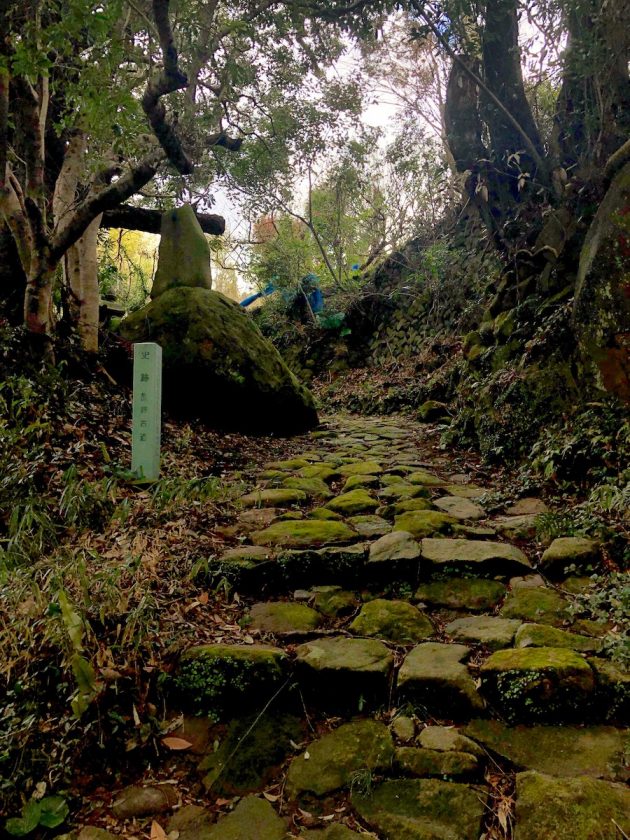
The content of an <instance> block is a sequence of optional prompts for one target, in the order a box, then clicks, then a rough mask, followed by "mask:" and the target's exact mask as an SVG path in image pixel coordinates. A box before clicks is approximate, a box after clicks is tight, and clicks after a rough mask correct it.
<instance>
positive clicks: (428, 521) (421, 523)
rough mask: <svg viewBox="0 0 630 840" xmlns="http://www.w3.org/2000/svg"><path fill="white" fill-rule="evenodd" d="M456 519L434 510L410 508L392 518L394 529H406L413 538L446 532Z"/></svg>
mask: <svg viewBox="0 0 630 840" xmlns="http://www.w3.org/2000/svg"><path fill="white" fill-rule="evenodd" d="M456 522H457V520H456V519H455V518H454V517H452V516H449V515H448V514H446V513H440V512H438V511H435V510H412V511H408V512H407V513H400V514H399V515H398V516H396V517H395V518H394V531H407V532H408V533H409V534H411V535H412V536H413V537H415V539H422V538H423V537H429V536H431V535H433V534H448V533H449V532H450V530H451V528H452V527H453V525H454V524H455V523H456Z"/></svg>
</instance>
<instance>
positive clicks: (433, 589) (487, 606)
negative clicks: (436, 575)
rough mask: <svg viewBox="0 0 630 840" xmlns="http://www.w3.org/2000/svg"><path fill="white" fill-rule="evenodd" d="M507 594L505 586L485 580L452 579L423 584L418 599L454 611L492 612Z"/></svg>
mask: <svg viewBox="0 0 630 840" xmlns="http://www.w3.org/2000/svg"><path fill="white" fill-rule="evenodd" d="M506 592H507V587H506V586H505V584H503V583H500V582H499V581H497V580H484V579H483V578H481V579H477V578H451V579H450V580H436V581H432V582H430V583H423V584H421V585H420V587H419V588H418V589H417V590H416V599H417V600H418V601H424V602H425V603H426V604H429V605H430V606H432V607H447V608H448V609H452V610H473V611H481V610H491V609H493V608H494V607H495V606H496V605H497V604H498V603H499V601H500V600H501V598H503V597H504V595H505V593H506Z"/></svg>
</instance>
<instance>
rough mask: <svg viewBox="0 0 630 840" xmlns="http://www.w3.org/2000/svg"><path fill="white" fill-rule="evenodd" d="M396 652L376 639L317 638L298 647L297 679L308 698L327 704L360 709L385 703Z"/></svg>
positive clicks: (337, 707) (331, 706)
mask: <svg viewBox="0 0 630 840" xmlns="http://www.w3.org/2000/svg"><path fill="white" fill-rule="evenodd" d="M393 664H394V656H393V654H392V652H391V651H390V650H388V648H386V647H385V645H384V644H383V643H382V642H379V641H376V640H375V639H348V638H346V637H345V636H334V637H332V638H326V639H317V640H316V641H312V642H307V643H306V644H303V645H300V646H299V647H298V648H297V650H296V670H297V676H298V681H299V683H300V685H301V686H302V688H303V690H304V692H305V694H306V696H307V698H308V699H310V700H312V701H313V702H315V703H317V705H322V706H324V707H326V708H333V709H345V710H359V709H360V708H363V707H364V706H365V705H368V704H369V705H377V704H380V703H383V702H384V701H385V699H386V698H387V695H388V689H389V681H390V674H391V671H392V667H393Z"/></svg>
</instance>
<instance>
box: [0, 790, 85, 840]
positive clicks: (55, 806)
mask: <svg viewBox="0 0 630 840" xmlns="http://www.w3.org/2000/svg"><path fill="white" fill-rule="evenodd" d="M69 813H70V809H69V808H68V803H67V802H66V800H65V799H64V797H63V796H45V797H44V798H43V799H39V800H37V799H30V800H29V801H28V802H27V803H26V804H25V805H24V807H23V808H22V814H21V816H19V817H11V818H10V819H8V820H7V821H6V823H5V830H6V832H7V834H10V835H11V836H12V837H26V836H27V835H29V834H32V833H33V831H35V829H36V828H38V827H40V826H41V827H42V828H58V827H59V826H60V825H61V824H62V823H64V822H65V820H66V817H67V816H68V814H69Z"/></svg>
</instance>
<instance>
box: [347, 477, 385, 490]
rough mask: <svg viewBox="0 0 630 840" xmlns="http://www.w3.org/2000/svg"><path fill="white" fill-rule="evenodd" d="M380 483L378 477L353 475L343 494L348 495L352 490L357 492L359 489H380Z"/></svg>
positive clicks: (348, 480)
mask: <svg viewBox="0 0 630 840" xmlns="http://www.w3.org/2000/svg"><path fill="white" fill-rule="evenodd" d="M379 483H380V477H379V476H378V475H351V476H350V478H348V479H346V483H345V484H344V485H343V492H344V493H348V492H349V491H350V490H356V489H357V487H359V488H361V487H362V488H365V487H378V485H379Z"/></svg>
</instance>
